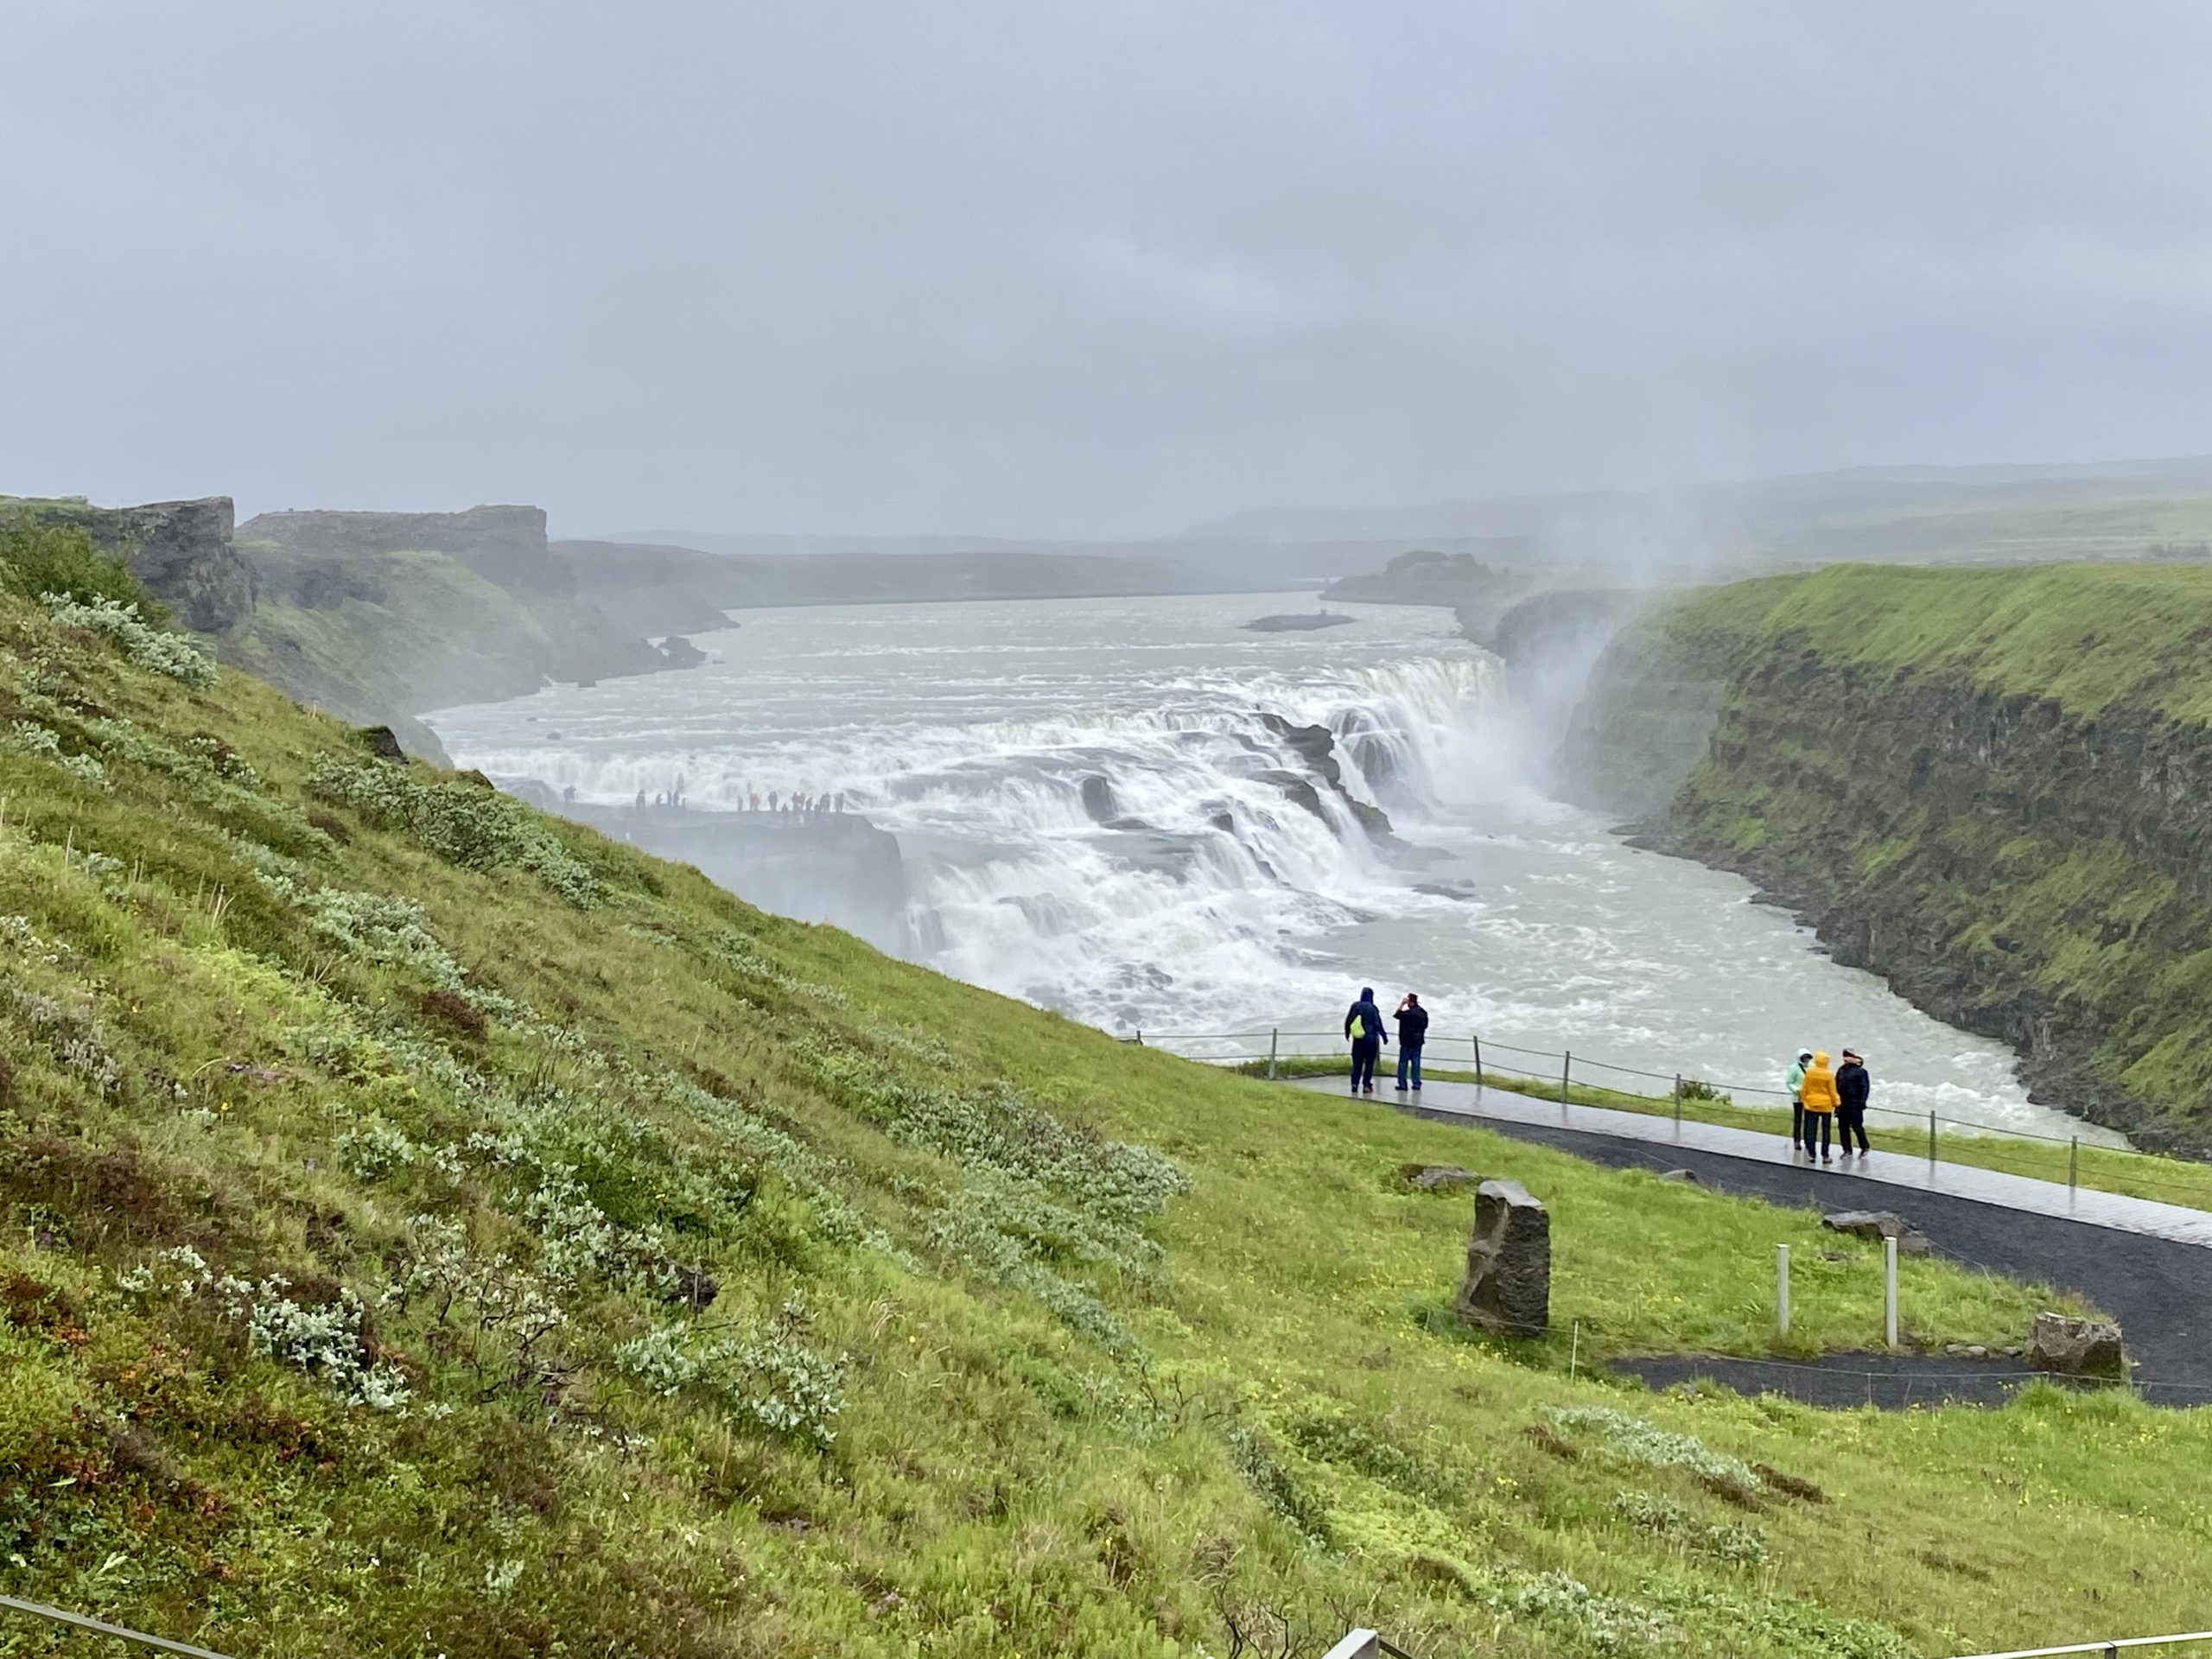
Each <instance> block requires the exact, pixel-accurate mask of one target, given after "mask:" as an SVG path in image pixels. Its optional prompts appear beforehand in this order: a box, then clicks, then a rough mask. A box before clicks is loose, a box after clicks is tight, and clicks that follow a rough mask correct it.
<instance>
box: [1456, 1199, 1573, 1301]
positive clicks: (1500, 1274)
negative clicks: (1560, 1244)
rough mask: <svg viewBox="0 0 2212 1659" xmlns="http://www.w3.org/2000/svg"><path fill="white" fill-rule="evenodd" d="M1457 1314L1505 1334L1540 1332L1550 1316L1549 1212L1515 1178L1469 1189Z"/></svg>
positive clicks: (1550, 1261) (1550, 1240) (1550, 1233)
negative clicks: (1468, 1232)
mask: <svg viewBox="0 0 2212 1659" xmlns="http://www.w3.org/2000/svg"><path fill="white" fill-rule="evenodd" d="M1457 1307H1458V1312H1459V1317H1460V1318H1461V1319H1465V1321H1466V1322H1467V1323H1468V1324H1470V1325H1481V1326H1483V1327H1484V1329H1485V1330H1490V1331H1496V1332H1500V1333H1501V1334H1503V1335H1505V1336H1510V1337H1541V1335H1543V1333H1544V1332H1545V1330H1546V1328H1547V1327H1548V1326H1549V1325H1550V1324H1551V1318H1552V1218H1551V1212H1550V1211H1548V1210H1546V1209H1545V1208H1544V1206H1543V1205H1541V1204H1540V1203H1538V1202H1537V1201H1536V1200H1535V1198H1531V1197H1529V1190H1528V1188H1526V1187H1524V1186H1522V1185H1521V1183H1520V1182H1518V1181H1484V1183H1483V1184H1482V1185H1481V1186H1479V1187H1478V1188H1477V1189H1476V1190H1475V1230H1474V1236H1472V1237H1471V1238H1469V1239H1468V1241H1467V1277H1466V1281H1465V1283H1463V1284H1462V1285H1461V1286H1460V1287H1459V1302H1458V1304H1457Z"/></svg>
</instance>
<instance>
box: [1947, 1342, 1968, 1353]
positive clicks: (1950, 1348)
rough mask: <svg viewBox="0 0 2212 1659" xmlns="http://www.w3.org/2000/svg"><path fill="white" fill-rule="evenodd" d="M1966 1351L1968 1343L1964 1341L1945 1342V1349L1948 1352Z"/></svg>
mask: <svg viewBox="0 0 2212 1659" xmlns="http://www.w3.org/2000/svg"><path fill="white" fill-rule="evenodd" d="M1943 1351H1944V1352H1945V1353H1947V1354H1963V1353H1964V1352H1966V1351H1967V1345H1966V1344H1964V1343H1963V1342H1947V1343H1945V1344H1943Z"/></svg>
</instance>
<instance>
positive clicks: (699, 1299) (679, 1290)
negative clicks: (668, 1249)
mask: <svg viewBox="0 0 2212 1659" xmlns="http://www.w3.org/2000/svg"><path fill="white" fill-rule="evenodd" d="M721 1290H722V1286H721V1280H719V1279H717V1278H715V1275H714V1274H711V1273H709V1272H708V1271H707V1270H706V1269H705V1268H695V1267H683V1266H679V1267H677V1269H676V1283H675V1285H674V1287H672V1288H671V1292H670V1293H669V1294H666V1295H664V1297H662V1299H661V1300H663V1301H667V1302H683V1303H684V1304H686V1305H687V1306H690V1307H692V1308H695V1309H696V1308H702V1307H704V1306H707V1305H708V1304H709V1302H711V1301H713V1300H715V1297H717V1296H719V1295H721Z"/></svg>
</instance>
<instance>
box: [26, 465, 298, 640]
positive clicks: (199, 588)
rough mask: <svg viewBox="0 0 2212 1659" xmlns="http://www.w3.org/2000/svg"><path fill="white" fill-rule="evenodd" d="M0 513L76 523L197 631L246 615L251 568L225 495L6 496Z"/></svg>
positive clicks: (221, 627) (220, 627) (227, 625)
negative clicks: (113, 499)
mask: <svg viewBox="0 0 2212 1659" xmlns="http://www.w3.org/2000/svg"><path fill="white" fill-rule="evenodd" d="M0 514H4V515H6V516H8V517H12V518H29V519H30V520H32V521H34V522H35V523H39V524H73V525H81V526H82V527H83V528H84V529H85V530H86V532H87V533H89V534H90V535H91V537H92V544H93V545H94V546H95V547H97V548H99V550H101V551H102V552H104V553H105V554H107V555H108V556H110V557H111V558H113V559H116V560H118V561H119V562H120V563H123V564H125V565H127V566H128V567H130V572H131V574H132V575H136V576H137V578H138V580H139V581H141V582H143V583H145V584H146V588H147V590H148V591H149V593H151V594H153V595H154V596H155V597H156V598H157V599H159V600H160V601H162V603H164V604H166V605H167V606H168V607H169V608H170V609H171V610H173V611H175V613H176V615H177V620H179V621H181V622H182V623H183V624H184V625H185V626H187V627H188V628H194V629H197V630H198V631H199V632H201V633H222V632H227V631H229V630H230V629H232V628H234V627H236V626H238V624H239V623H241V622H243V621H244V620H245V619H246V618H247V616H249V615H250V614H251V613H252V610H253V601H254V590H255V582H254V571H253V567H252V565H251V564H250V563H247V562H246V560H245V558H244V557H243V556H240V554H239V553H238V549H237V548H236V546H234V545H233V543H232V524H233V520H234V519H235V518H236V511H235V509H234V508H233V507H232V505H231V498H230V497H228V496H226V495H211V496H207V497H204V498H203V499H200V500H197V501H151V502H148V503H146V504H145V505H142V506H136V507H96V506H93V505H91V504H89V503H88V502H85V501H81V500H76V499H68V500H10V501H6V502H0Z"/></svg>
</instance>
